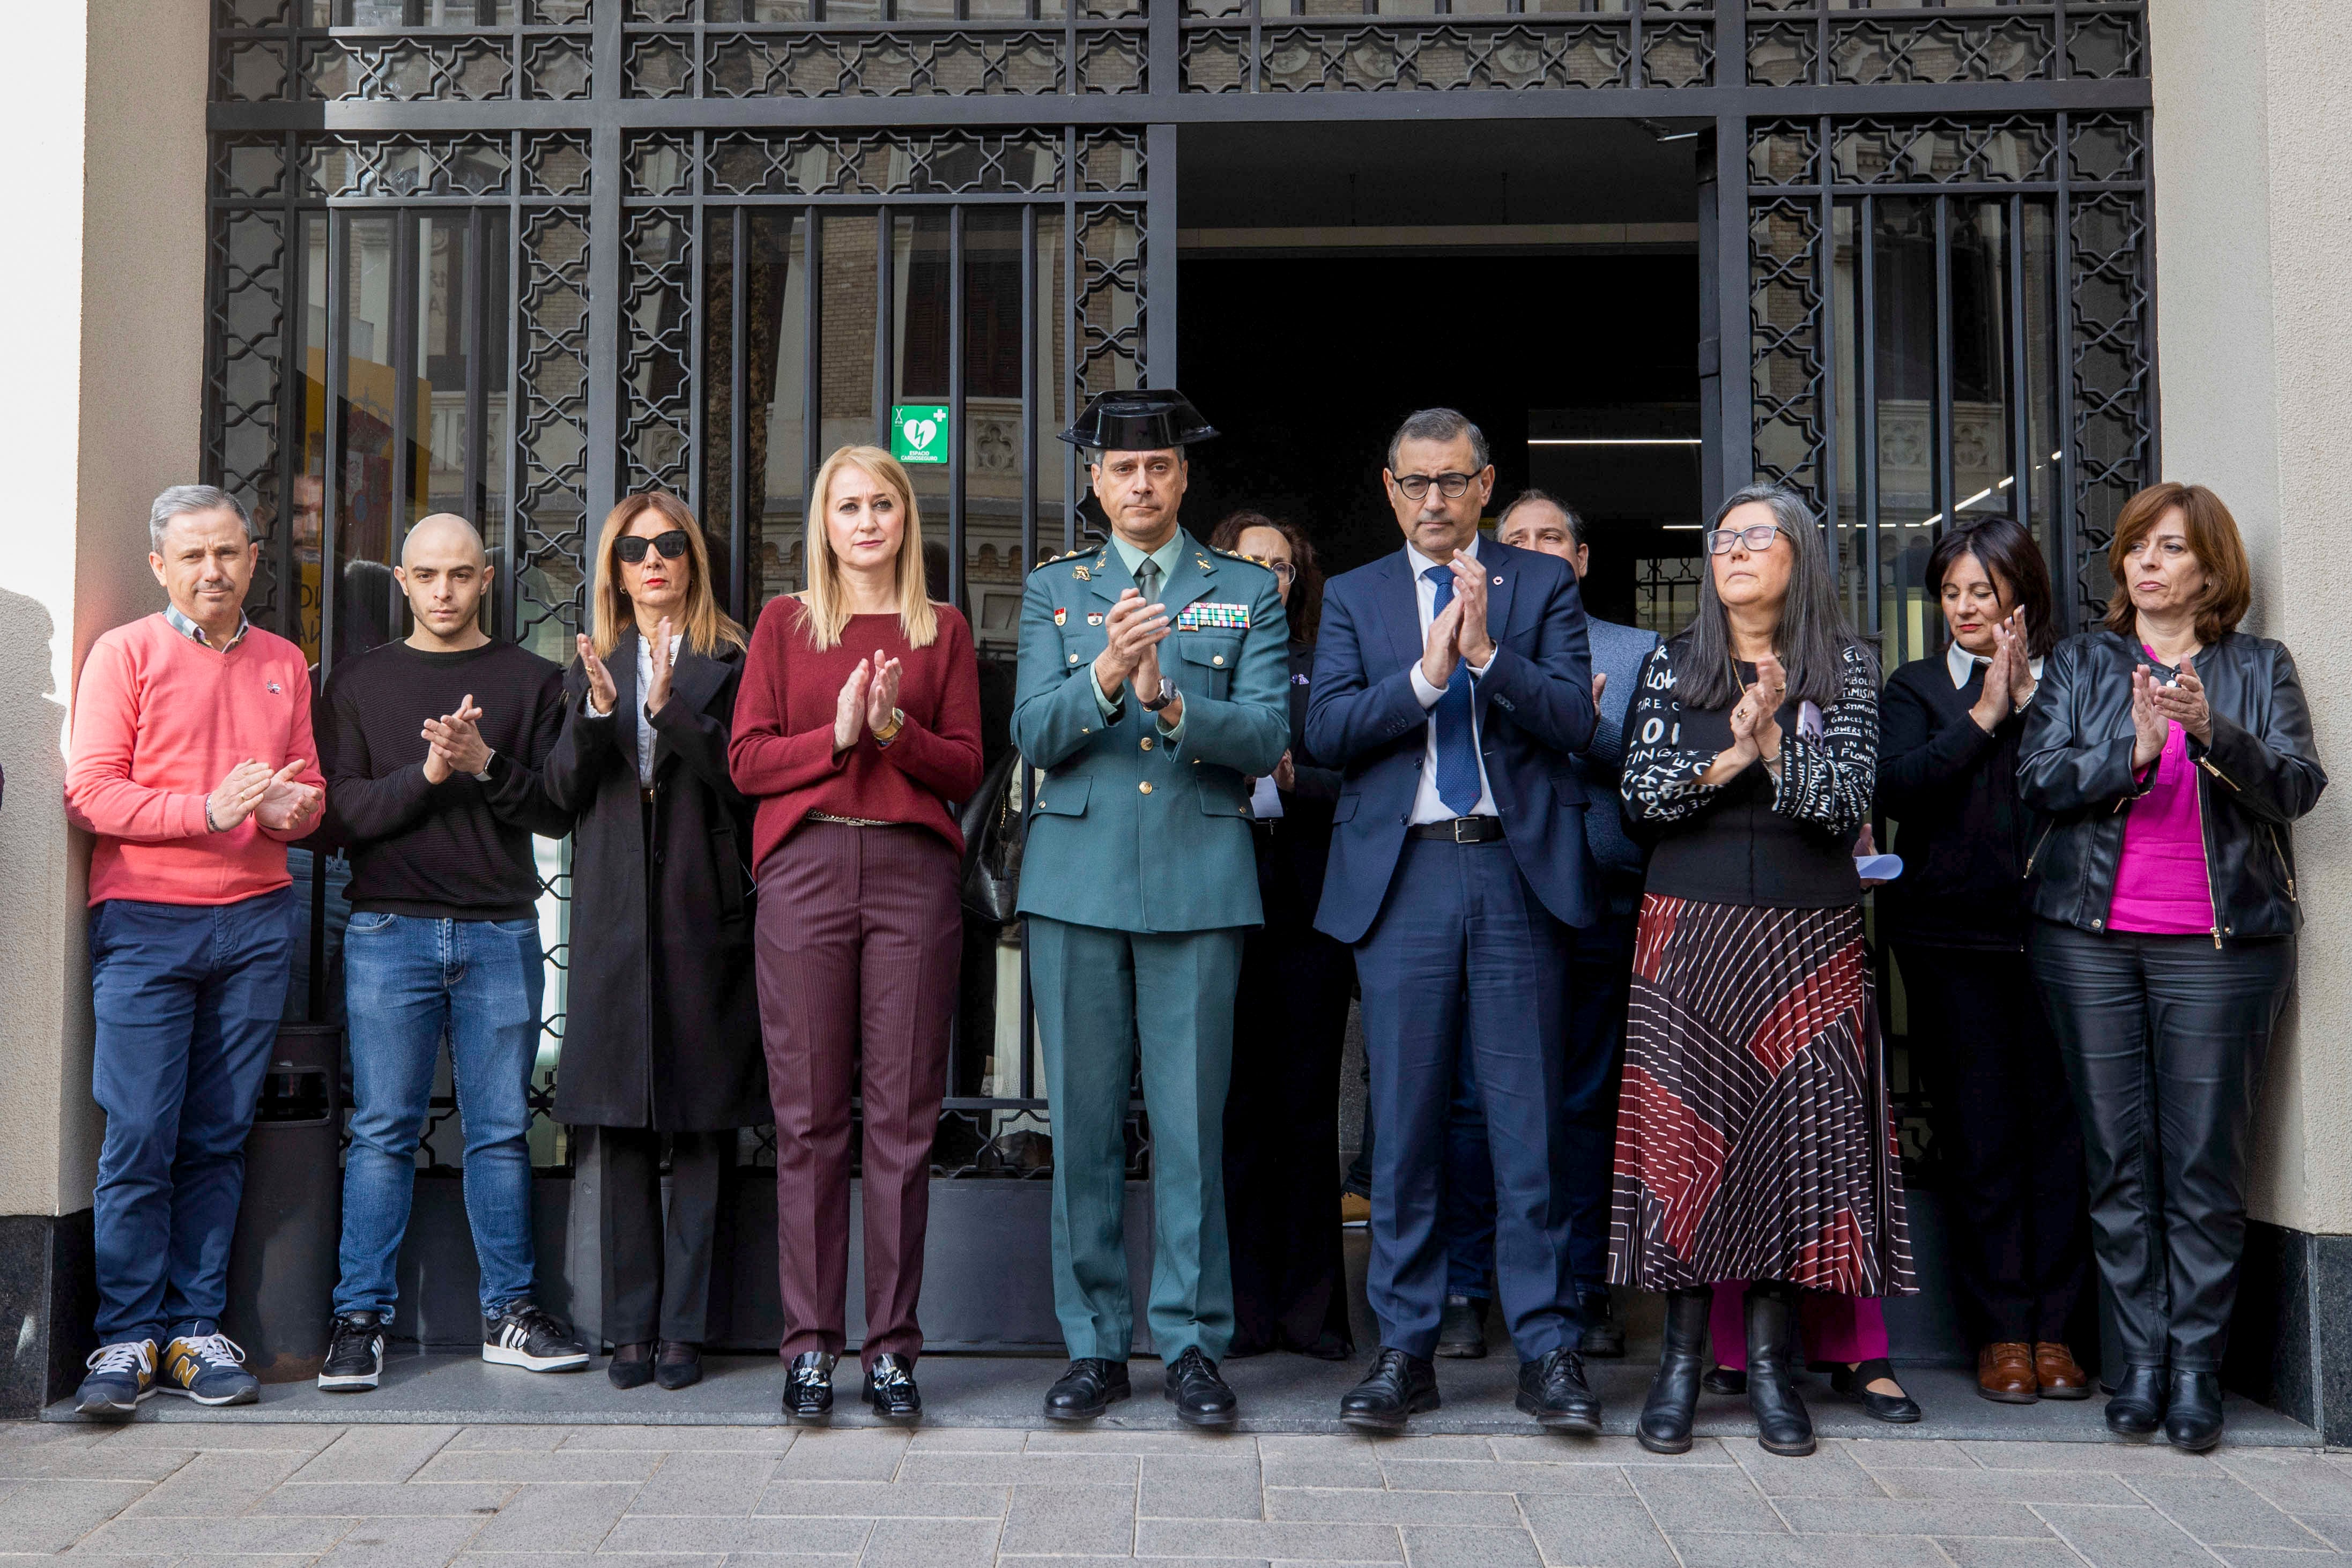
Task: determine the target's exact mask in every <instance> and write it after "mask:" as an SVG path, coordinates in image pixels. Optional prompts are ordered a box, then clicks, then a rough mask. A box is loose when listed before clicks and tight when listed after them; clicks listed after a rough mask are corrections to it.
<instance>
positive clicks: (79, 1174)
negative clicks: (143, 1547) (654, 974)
mask: <svg viewBox="0 0 2352 1568" xmlns="http://www.w3.org/2000/svg"><path fill="white" fill-rule="evenodd" d="M210 9H211V8H210V6H208V5H202V4H196V3H193V0H79V3H77V0H49V3H47V4H43V5H26V6H18V7H11V8H10V15H9V16H8V29H7V38H8V44H9V47H10V48H11V50H12V51H13V56H12V57H13V60H14V62H15V68H14V69H13V70H12V71H11V72H10V80H9V88H8V91H7V92H6V93H5V95H0V146H5V148H6V149H7V158H8V164H9V169H8V179H7V185H8V191H9V214H8V215H9V220H10V223H11V225H12V232H11V244H10V245H9V246H8V247H7V249H6V251H5V254H0V277H5V289H0V363H5V364H6V365H7V366H8V367H9V373H8V374H7V375H6V376H5V378H0V473H5V474H6V475H7V476H8V486H7V497H6V501H5V512H6V522H5V525H0V528H5V540H6V543H5V548H0V768H5V772H6V779H7V788H6V798H5V806H4V807H0V887H5V889H7V892H8V897H7V899H6V900H5V904H0V910H5V913H0V951H5V953H6V954H7V957H8V961H7V962H6V964H5V965H0V1063H5V1071H0V1324H5V1326H6V1332H5V1333H0V1416H22V1415H28V1414H31V1413H32V1412H33V1411H34V1410H35V1409H37V1407H38V1406H40V1405H41V1404H42V1403H43V1402H45V1401H46V1400H47V1399H49V1398H54V1397H57V1396H59V1395H61V1394H63V1393H65V1392H68V1391H69V1390H70V1389H71V1387H72V1385H73V1384H74V1382H75V1381H76V1380H78V1379H79V1375H80V1372H81V1366H80V1362H81V1357H82V1355H83V1354H85V1353H86V1351H87V1350H88V1348H89V1344H90V1343H92V1342H91V1339H90V1333H91V1329H90V1313H91V1311H92V1308H93V1306H94V1303H93V1302H92V1301H89V1299H88V1293H89V1203H90V1186H91V1182H92V1179H93V1177H94V1175H95V1172H96V1166H97V1159H98V1142H99V1134H100V1117H99V1114H98V1111H97V1108H96V1107H95V1106H94V1105H93V1104H92V1103H91V1101H90V1092H89V1052H90V1016H89V1011H90V1009H89V962H88V957H87V954H86V950H85V946H84V940H83V930H84V926H83V916H82V909H83V904H84V900H85V898H86V895H87V883H86V878H87V873H88V869H89V841H88V840H87V839H86V838H83V837H82V836H81V835H79V834H76V833H72V832H70V831H68V829H67V827H66V823H65V810H64V782H65V760H64V758H65V752H64V745H65V739H66V736H67V733H68V711H69V708H70V706H71V703H72V694H73V685H74V677H75V674H76V673H77V672H78V671H79V668H80V665H81V659H82V655H83V654H84V653H86V652H87V651H88V650H89V644H90V643H91V642H92V641H93V640H94V639H95V638H96V637H97V636H98V635H99V633H100V632H104V631H106V630H107V629H108V628H109V627H110V626H114V625H117V624H119V623H120V622H124V621H128V620H131V619H132V618H134V617H136V616H139V615H142V614H145V613H147V612H151V611H152V610H155V609H157V608H159V607H160V606H161V605H162V603H163V592H162V590H161V589H159V588H158V587H157V586H156V584H155V581H154V579H153V577H152V574H151V573H150V572H149V570H148V568H147V559H146V555H147V538H146V519H147V507H148V503H149V502H150V501H151V500H152V498H153V497H154V495H155V492H156V491H158V490H160V489H162V488H163V486H165V485H168V484H173V483H182V482H187V481H191V480H194V478H195V477H196V475H197V443H198V420H199V414H200V410H201V407H202V404H201V402H200V398H199V392H200V386H201V381H202V377H203V365H204V324H205V323H204V317H205V312H204V279H205V68H206V67H205V60H206V33H205V27H206V17H207V13H208V12H209V10H210Z"/></svg>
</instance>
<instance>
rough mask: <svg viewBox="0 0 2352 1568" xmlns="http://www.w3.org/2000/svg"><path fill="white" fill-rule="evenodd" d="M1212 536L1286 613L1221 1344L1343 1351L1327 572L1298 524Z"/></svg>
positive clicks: (1342, 996) (1233, 1121)
mask: <svg viewBox="0 0 2352 1568" xmlns="http://www.w3.org/2000/svg"><path fill="white" fill-rule="evenodd" d="M1209 544H1210V546H1211V548H1213V549H1221V550H1231V551H1234V552H1236V553H1238V554H1241V555H1245V556H1248V557H1250V558H1251V559H1254V560H1258V561H1263V562H1265V565H1266V566H1267V567H1269V568H1270V569H1272V570H1273V572H1274V580H1275V583H1276V587H1278V588H1279V589H1280V590H1281V591H1282V605H1283V610H1284V612H1285V613H1286V614H1287V615H1288V617H1289V619H1290V748H1289V749H1288V750H1286V751H1285V752H1284V753H1283V754H1282V760H1281V761H1280V762H1279V763H1277V764H1276V766H1275V769H1274V771H1273V772H1271V773H1268V774H1265V775H1264V776H1263V777H1260V778H1258V779H1253V780H1252V781H1251V793H1250V822H1251V829H1252V835H1251V836H1252V837H1253V839H1254V840H1255V843H1256V848H1257V891H1258V898H1259V901H1260V902H1261V903H1262V904H1265V925H1263V926H1260V927H1259V928H1258V929H1256V930H1255V931H1252V932H1250V933H1249V934H1248V935H1247V936H1244V937H1243V939H1242V977H1241V985H1240V988H1238V989H1237V990H1236V991H1235V992H1234V1079H1233V1087H1232V1088H1231V1090H1229V1091H1228V1092H1227V1093H1226V1095H1225V1215H1226V1220H1225V1228H1226V1231H1227V1233H1228V1235H1229V1236H1230V1238H1231V1242H1232V1252H1233V1260H1234V1341H1233V1348H1232V1349H1231V1350H1230V1351H1228V1352H1227V1353H1226V1354H1229V1355H1256V1354H1262V1353H1264V1352H1265V1351H1272V1350H1288V1351H1297V1352H1298V1353H1299V1354H1303V1355H1312V1356H1317V1357H1319V1358H1320V1359H1322V1360H1325V1361H1338V1360H1340V1359H1342V1358H1344V1357H1346V1356H1348V1355H1350V1354H1354V1351H1355V1348H1356V1342H1355V1337H1354V1335H1353V1334H1352V1333H1350V1332H1349V1326H1348V1272H1347V1262H1346V1259H1345V1257H1344V1255H1343V1254H1342V1252H1341V1250H1340V1246H1339V1227H1338V1226H1337V1225H1334V1224H1333V1223H1332V1222H1331V1211H1332V1208H1333V1207H1335V1206H1336V1205H1337V1204H1338V1202H1339V1061H1340V1058H1341V1056H1342V1055H1344V1054H1345V1051H1346V1044H1347V1032H1348V998H1349V993H1350V992H1351V991H1352V990H1353V989H1354V988H1355V983H1356V961H1355V956H1354V955H1352V954H1350V953H1349V951H1348V949H1347V948H1346V946H1343V945H1341V944H1340V943H1338V942H1334V941H1333V940H1332V939H1331V938H1330V937H1328V936H1324V935H1323V934H1322V933H1321V932H1320V931H1318V930H1316V929H1315V906H1316V904H1317V903H1318V902H1319V901H1320V900H1321V898H1322V896H1323V869H1324V865H1325V863H1326V862H1328V860H1329V859H1330V854H1331V813H1332V810H1333V809H1334V807H1335V805H1336V804H1337V802H1338V800H1339V772H1338V770H1337V769H1335V768H1322V767H1318V766H1317V764H1316V762H1315V759H1314V758H1313V757H1312V756H1311V755H1310V754H1309V753H1308V751H1307V691H1308V689H1309V684H1310V680H1311V677H1312V676H1313V674H1314V672H1315V629H1316V622H1317V620H1318V616H1319V614H1320V612H1321V609H1322V601H1323V575H1322V573H1321V572H1319V571H1318V570H1316V568H1315V547H1314V545H1313V544H1312V543H1310V542H1309V541H1308V539H1307V536H1306V534H1305V533H1304V532H1302V531H1301V530H1300V529H1299V528H1297V527H1296V526H1294V525H1292V524H1290V523H1287V522H1276V521H1275V520H1274V519H1273V518H1271V517H1265V516H1264V515H1262V514H1260V513H1257V512H1235V513H1234V514H1233V515H1232V516H1231V517H1227V518H1225V520H1224V521H1223V522H1221V523H1219V524H1218V525H1217V526H1216V528H1215V529H1214V530H1213V532H1211V534H1210V535H1209Z"/></svg>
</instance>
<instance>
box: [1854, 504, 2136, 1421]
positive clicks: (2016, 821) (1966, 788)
mask: <svg viewBox="0 0 2352 1568" xmlns="http://www.w3.org/2000/svg"><path fill="white" fill-rule="evenodd" d="M1926 588H1927V597H1928V599H1929V600H1930V601H1933V602H1936V603H1937V604H1940V605H1941V606H1942V608H1943V612H1944V622H1945V625H1946V626H1947V627H1948V629H1949V631H1950V632H1951V637H1952V641H1951V644H1950V646H1949V647H1948V648H1947V649H1946V650H1945V651H1944V652H1943V653H1937V654H1934V655H1931V656H1929V657H1927V658H1924V659H1915V660H1913V661H1912V662H1911V663H1909V664H1905V665H1904V666H1903V667H1902V668H1901V669H1898V670H1896V671H1895V674H1894V676H1893V678H1892V679H1890V680H1889V681H1888V682H1887V683H1886V690H1885V692H1884V693H1883V694H1882V695H1880V697H1879V703H1880V706H1881V711H1882V719H1881V724H1880V732H1879V748H1878V809H1879V810H1880V811H1881V812H1882V813H1884V814H1885V816H1887V817H1889V818H1891V819H1893V820H1894V821H1895V823H1896V832H1897V836H1896V838H1895V841H1894V844H1893V846H1892V847H1893V848H1894V849H1895V852H1897V853H1899V854H1901V855H1902V857H1903V861H1904V871H1903V874H1902V875H1901V876H1900V877H1897V878H1896V879H1895V881H1894V882H1892V883H1888V884H1887V885H1886V886H1885V887H1884V888H1882V889H1880V890H1879V894H1878V931H1879V936H1880V938H1881V939H1882V940H1884V941H1885V942H1887V943H1888V944H1889V945H1891V946H1893V948H1894V950H1895V961H1896V962H1897V963H1898V964H1900V965H1901V966H1902V969H1903V984H1904V988H1905V990H1906V994H1907V995H1908V996H1909V998H1910V1019H1911V1063H1912V1069H1913V1071H1916V1073H1917V1074H1918V1075H1919V1079H1920V1082H1922V1083H1923V1084H1924V1085H1925V1086H1926V1088H1927V1103H1928V1109H1929V1114H1930V1116H1931V1118H1932V1122H1933V1125H1934V1128H1935V1133H1936V1143H1935V1148H1936V1157H1937V1164H1938V1165H1939V1166H1941V1167H1942V1170H1943V1172H1944V1175H1945V1177H1946V1180H1945V1183H1944V1191H1945V1193H1946V1195H1947V1197H1946V1199H1945V1224H1946V1226H1947V1227H1948V1230H1949V1233H1950V1238H1951V1241H1950V1259H1951V1267H1952V1285H1953V1296H1954V1305H1955V1306H1956V1307H1957V1308H1958V1313H1959V1319H1960V1328H1961V1332H1962V1333H1965V1334H1966V1335H1967V1336H1968V1339H1969V1343H1970V1344H1972V1345H1974V1346H1975V1347H1976V1350H1977V1392H1978V1393H1979V1394H1980V1395H1982V1396H1984V1397H1985V1398H1987V1399H1991V1400H1995V1401H1998V1402H2000V1403H2004V1404H2013V1405H2030V1404H2032V1403H2033V1402H2034V1401H2035V1400H2036V1399H2086V1398H2088V1397H2089V1396H2090V1393H2091V1383H2090V1378H2089V1376H2088V1375H2086V1374H2085V1373H2084V1371H2083V1369H2082V1367H2081V1366H2080V1365H2079V1364H2077V1363H2076V1362H2075V1360H2074V1353H2073V1352H2072V1351H2071V1350H2069V1349H2068V1348H2067V1343H2066V1342H2067V1338H2068V1324H2069V1322H2071V1321H2072V1320H2073V1319H2074V1315H2075V1311H2076V1308H2077V1307H2078V1306H2079V1305H2080V1304H2081V1303H2082V1302H2083V1301H2084V1291H2085V1287H2086V1286H2087V1285H2088V1284H2089V1283H2090V1275H2091V1239H2090V1220H2089V1218H2088V1216H2087V1215H2086V1214H2085V1212H2084V1206H2083V1134H2082V1124H2081V1123H2080V1121H2079V1120H2078V1119H2077V1118H2076V1116H2075V1113H2074V1097H2073V1096H2072V1095H2071V1094H2070V1093H2069V1092H2067V1088H2066V1071H2065V1067H2064V1064H2063V1062H2061V1061H2060V1060H2059V1056H2058V1042H2057V1040H2055V1039H2054V1038H2053V1036H2052V1035H2051V1032H2050V1024H2049V1020H2048V1019H2047V1018H2046V1017H2045V1016H2044V1015H2043V1012H2042V1001H2041V998H2040V997H2039V996H2038V995H2037V994H2036V993H2035V989H2034V986H2033V978H2032V974H2031V973H2030V972H2029V971H2028V970H2027V968H2026V965H2025V932H2026V926H2027V925H2029V924H2030V922H2031V916H2030V915H2029V914H2028V911H2027V908H2026V862H2027V861H2028V860H2029V859H2030V858H2031V857H2032V852H2033V842H2032V812H2030V811H2028V810H2026V809H2025V806H2024V803H2023V802H2022V801H2021V800H2019V799H2018V793H2017V755H2018V745H2019V742H2020V740H2021V738H2022V737H2023V735H2024V733H2025V714H2026V711H2027V709H2028V708H2029V706H2031V705H2032V703H2033V701H2034V698H2035V692H2036V687H2037V685H2038V684H2039V682H2040V680H2041V677H2042V660H2043V657H2044V655H2046V654H2047V653H2049V652H2050V650H2051V649H2052V648H2053V647H2054V646H2056V645H2057V641H2058V632H2057V628H2056V626H2055V625H2054V624H2053V622H2052V617H2051V611H2050V574H2049V571H2048V570H2046V569H2045V568H2044V567H2043V565H2042V551H2041V550H2040V549H2039V548H2037V547H2036V546H2035V544H2034V542H2033V536H2032V534H2030V533H2028V532H2026V531H2025V529H2024V528H2021V527H2020V526H2019V525H2018V524H2017V523H2016V522H2015V521H2013V520H2012V519H2011V518H2008V517H1985V518H1982V519H1979V520H1975V521H1970V522H1965V523H1962V524H1960V525H1959V526H1958V527H1956V528H1952V529H1951V530H1950V531H1949V532H1948V533H1946V534H1945V535H1944V537H1943V538H1940V539H1938V540H1937V541H1936V548H1935V549H1933V550H1931V551H1930V552H1929V553H1928V556H1927V582H1926Z"/></svg>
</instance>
